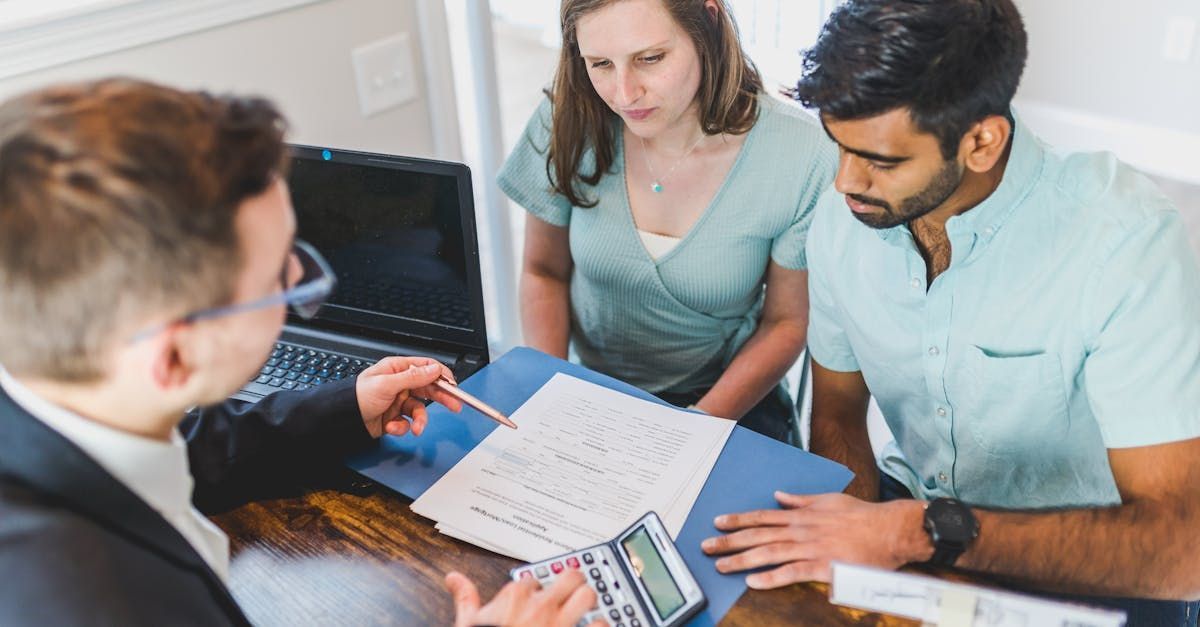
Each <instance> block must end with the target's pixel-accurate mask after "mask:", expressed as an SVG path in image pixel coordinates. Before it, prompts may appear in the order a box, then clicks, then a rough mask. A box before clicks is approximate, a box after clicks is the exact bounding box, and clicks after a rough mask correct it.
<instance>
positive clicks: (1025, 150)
mask: <svg viewBox="0 0 1200 627" xmlns="http://www.w3.org/2000/svg"><path fill="white" fill-rule="evenodd" d="M1013 121H1014V124H1013V136H1012V150H1011V151H1010V152H1009V155H1008V163H1006V164H1005V166H1004V174H1003V175H1002V176H1001V179H1000V185H998V186H997V187H996V189H995V190H994V191H993V192H992V193H991V195H989V196H988V197H987V198H985V199H983V202H981V203H979V204H978V205H975V206H974V207H972V208H971V209H969V210H968V211H966V212H964V213H962V214H961V215H957V216H954V217H952V218H950V219H949V220H947V222H946V228H947V230H948V231H949V230H953V231H960V232H967V233H974V234H975V235H976V236H977V237H978V239H979V241H981V242H986V241H988V240H991V239H992V238H993V237H995V236H996V233H998V232H1000V229H1001V228H1002V227H1003V226H1004V223H1005V222H1007V221H1008V217H1009V216H1010V215H1012V212H1013V210H1014V209H1015V208H1016V207H1017V205H1019V204H1021V201H1023V200H1024V199H1025V196H1026V195H1028V194H1029V191H1030V190H1031V189H1033V186H1034V184H1035V183H1036V182H1037V180H1038V178H1039V177H1040V176H1041V174H1042V167H1043V165H1044V164H1045V157H1046V149H1045V147H1043V146H1042V144H1041V143H1040V142H1039V141H1038V139H1037V137H1035V136H1034V135H1033V133H1030V132H1029V129H1028V128H1027V127H1026V126H1025V124H1024V123H1022V122H1021V119H1020V117H1018V116H1017V114H1016V112H1013ZM877 233H878V235H879V237H880V238H882V239H883V240H884V241H886V242H891V243H893V244H895V243H900V242H909V241H912V234H911V233H910V232H909V230H908V225H907V224H901V225H899V226H894V227H891V228H888V229H879V230H878V232H877Z"/></svg>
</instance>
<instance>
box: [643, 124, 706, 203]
mask: <svg viewBox="0 0 1200 627" xmlns="http://www.w3.org/2000/svg"><path fill="white" fill-rule="evenodd" d="M638 139H640V140H642V159H644V160H645V161H646V169H647V170H649V171H650V179H651V181H652V182H651V183H650V191H653V192H654V193H655V194H658V193H661V192H662V190H663V186H662V182H663V181H665V180H667V177H668V176H671V173H672V172H674V171H675V168H678V167H679V164H681V163H683V160H684V159H687V158H688V155H690V154H692V151H693V150H695V149H696V146H699V145H700V142H702V141H704V133H700V138H699V139H697V140H696V143H694V144H692V147H691V148H688V149H687V152H685V153H683V156H682V157H680V158H678V159H676V160H675V163H674V164H673V165H672V166H671V169H670V170H667V173H666V174H664V175H662V176H657V175H655V174H654V166H652V165H650V154H649V151H648V150H647V149H646V140H645V138H643V137H641V136H638Z"/></svg>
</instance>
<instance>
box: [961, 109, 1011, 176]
mask: <svg viewBox="0 0 1200 627" xmlns="http://www.w3.org/2000/svg"><path fill="white" fill-rule="evenodd" d="M1010 137H1012V124H1011V123H1010V122H1009V121H1008V118H1007V117H1005V116H1003V115H989V116H988V117H986V118H984V119H982V120H980V121H979V122H976V123H975V125H974V126H972V127H971V130H970V131H967V134H966V135H964V136H963V139H962V143H961V144H960V145H959V149H960V151H961V153H962V154H965V156H966V160H965V163H966V166H967V168H968V169H970V170H972V171H974V172H987V171H988V170H991V169H992V168H993V167H995V165H996V163H997V162H998V161H1000V158H1001V157H1003V156H1004V151H1005V150H1006V149H1007V148H1008V140H1009V138H1010Z"/></svg>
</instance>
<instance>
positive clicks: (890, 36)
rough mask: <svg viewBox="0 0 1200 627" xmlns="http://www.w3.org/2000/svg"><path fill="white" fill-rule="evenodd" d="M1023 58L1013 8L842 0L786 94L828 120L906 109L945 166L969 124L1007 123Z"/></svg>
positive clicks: (936, 0)
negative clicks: (992, 118) (994, 118)
mask: <svg viewBox="0 0 1200 627" xmlns="http://www.w3.org/2000/svg"><path fill="white" fill-rule="evenodd" d="M1026 56H1027V50H1026V36H1025V25H1024V23H1023V22H1022V21H1021V15H1020V13H1019V12H1018V11H1017V8H1016V6H1014V5H1013V3H1012V0H849V1H848V2H846V3H845V4H843V5H841V6H840V7H839V8H838V9H837V10H836V11H834V12H833V14H832V15H831V16H830V18H829V20H828V21H827V22H826V23H825V26H824V28H822V30H821V36H820V38H819V39H818V40H817V43H816V45H815V46H814V47H812V48H811V49H809V50H807V51H806V52H805V54H804V76H803V78H801V79H800V81H799V82H798V83H797V84H796V88H795V89H794V90H792V91H791V92H790V95H791V96H792V97H793V98H795V99H796V100H799V101H800V102H801V103H803V104H804V105H805V106H807V107H813V108H816V109H818V110H820V112H821V114H822V115H824V116H828V117H831V118H833V119H836V120H857V119H862V118H867V117H873V116H876V115H879V114H882V113H886V112H888V111H891V110H893V109H897V108H902V107H903V108H907V109H908V111H909V114H910V115H911V117H912V120H913V122H914V123H915V124H916V126H917V128H919V129H920V130H922V131H924V132H926V133H930V134H932V135H933V136H935V137H937V138H938V142H939V144H940V146H941V150H942V155H943V156H944V157H945V158H946V159H949V158H951V157H952V156H953V155H954V154H955V152H957V150H958V145H959V141H960V140H961V139H962V136H963V135H964V134H965V133H966V132H967V131H968V130H969V129H970V128H971V125H973V124H975V123H976V122H978V121H979V120H981V119H983V118H985V117H987V116H989V115H1003V116H1008V115H1009V106H1010V104H1011V102H1012V98H1013V95H1014V94H1015V93H1016V91H1017V85H1018V84H1019V83H1020V82H1021V73H1022V71H1023V70H1024V69H1025V59H1026Z"/></svg>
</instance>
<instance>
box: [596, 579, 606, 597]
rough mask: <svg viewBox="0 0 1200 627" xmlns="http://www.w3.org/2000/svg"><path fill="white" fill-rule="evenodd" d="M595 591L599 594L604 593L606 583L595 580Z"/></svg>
mask: <svg viewBox="0 0 1200 627" xmlns="http://www.w3.org/2000/svg"><path fill="white" fill-rule="evenodd" d="M596 592H599V593H600V594H604V593H605V592H608V584H606V583H604V582H603V581H597V582H596Z"/></svg>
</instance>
